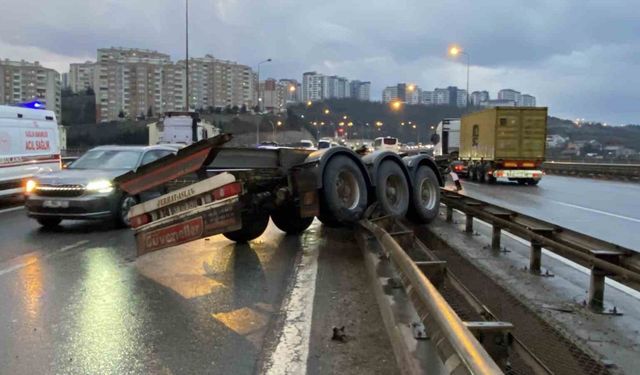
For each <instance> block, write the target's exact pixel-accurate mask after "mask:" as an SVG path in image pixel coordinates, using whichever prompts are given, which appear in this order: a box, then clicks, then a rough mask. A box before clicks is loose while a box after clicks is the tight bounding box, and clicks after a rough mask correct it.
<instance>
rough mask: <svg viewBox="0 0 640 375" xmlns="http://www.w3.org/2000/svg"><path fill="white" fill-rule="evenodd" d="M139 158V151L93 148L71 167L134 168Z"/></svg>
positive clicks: (70, 167)
mask: <svg viewBox="0 0 640 375" xmlns="http://www.w3.org/2000/svg"><path fill="white" fill-rule="evenodd" d="M138 159H140V152H139V151H131V150H126V151H122V150H93V151H89V152H87V153H86V154H84V155H82V157H80V159H78V160H76V161H75V162H74V163H73V164H71V165H70V166H69V169H133V168H135V167H136V165H137V164H138Z"/></svg>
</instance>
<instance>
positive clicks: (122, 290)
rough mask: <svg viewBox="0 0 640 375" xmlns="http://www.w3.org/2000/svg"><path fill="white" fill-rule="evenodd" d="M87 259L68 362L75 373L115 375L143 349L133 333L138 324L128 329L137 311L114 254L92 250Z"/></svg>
mask: <svg viewBox="0 0 640 375" xmlns="http://www.w3.org/2000/svg"><path fill="white" fill-rule="evenodd" d="M84 257H85V262H84V264H83V273H84V276H83V278H82V282H83V285H82V288H80V289H79V296H78V297H77V301H76V302H75V303H74V309H75V311H74V312H73V313H74V314H75V316H76V319H75V322H74V323H75V325H76V327H75V328H74V329H73V330H72V331H71V332H72V337H71V342H70V344H69V347H68V349H67V353H66V355H68V357H69V358H68V359H67V361H69V362H73V365H70V366H72V368H74V369H75V371H74V372H82V373H86V374H107V373H112V374H115V373H119V372H120V371H119V370H121V369H122V366H126V368H127V369H128V370H131V369H132V367H133V366H132V364H133V363H134V362H135V361H132V359H134V358H135V356H136V355H137V354H138V351H139V349H140V346H141V345H140V342H139V340H138V339H139V334H140V332H134V330H135V329H136V328H135V325H133V326H134V328H133V329H129V327H131V326H132V324H131V322H130V321H131V320H133V317H132V316H133V315H134V314H135V313H136V312H137V310H138V306H136V304H135V301H134V299H133V296H132V294H133V291H132V290H131V288H132V286H131V283H130V282H129V280H127V279H126V278H124V279H123V277H122V276H123V275H122V269H121V268H120V266H119V264H118V262H119V260H118V259H117V258H116V256H115V255H114V253H113V252H112V251H108V250H107V249H101V248H97V249H91V250H89V251H86V252H85V254H84ZM73 299H74V300H75V299H76V297H74V298H73ZM72 302H73V301H72ZM78 370H80V371H78Z"/></svg>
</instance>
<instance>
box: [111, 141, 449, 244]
mask: <svg viewBox="0 0 640 375" xmlns="http://www.w3.org/2000/svg"><path fill="white" fill-rule="evenodd" d="M230 139H231V135H230V134H221V135H219V136H217V137H214V138H209V139H204V140H202V141H199V142H197V143H194V144H192V145H190V146H187V147H184V148H182V149H181V150H179V151H178V152H177V154H175V155H169V156H166V157H164V158H162V159H159V160H156V161H155V162H152V163H150V164H147V165H144V166H142V167H140V168H138V169H137V170H136V171H132V172H129V173H127V174H125V175H122V176H120V177H118V178H117V179H116V181H115V183H116V184H118V186H119V188H120V189H121V190H122V191H124V192H126V193H127V194H129V195H131V196H134V197H137V196H139V195H140V193H141V192H143V191H145V190H147V189H157V188H158V187H160V186H161V187H162V188H163V189H165V191H167V193H166V194H164V195H162V196H160V197H158V198H156V199H154V200H151V201H147V202H142V203H140V204H139V205H137V206H134V207H133V208H132V209H131V211H130V213H129V218H130V222H131V225H132V227H133V228H134V233H135V236H136V243H137V247H138V255H142V254H145V253H148V252H151V251H156V250H159V249H162V248H165V247H168V246H174V245H178V244H180V243H185V242H189V241H193V240H195V239H198V238H203V237H206V236H211V235H215V234H223V235H224V236H225V237H227V238H229V239H231V240H233V241H236V242H246V241H250V240H252V239H255V238H257V237H258V236H260V235H261V234H262V233H263V232H264V230H265V229H266V227H267V225H268V223H269V218H271V219H272V221H273V223H274V224H275V225H276V226H277V227H278V228H279V229H281V230H282V231H284V232H286V233H290V234H295V233H300V232H302V231H304V230H306V229H307V228H308V227H309V226H310V225H311V223H312V221H313V220H314V218H315V217H317V218H318V219H319V220H320V221H321V222H322V223H323V224H325V225H327V226H343V225H352V224H354V223H356V222H357V221H358V220H360V219H362V218H363V217H364V215H365V212H366V211H368V208H369V207H371V206H372V205H374V204H375V206H376V207H377V208H378V210H379V211H381V212H382V213H383V214H386V215H393V216H407V217H408V218H410V219H412V220H414V221H417V222H421V223H427V222H429V221H431V220H433V219H434V218H435V217H436V216H437V214H438V211H439V206H440V187H441V186H443V185H444V181H443V178H442V176H441V175H440V173H439V171H438V167H437V165H436V164H435V162H434V160H433V158H432V157H430V156H428V155H424V154H420V155H414V156H407V157H400V156H399V155H398V154H397V153H394V152H392V151H384V150H382V151H375V152H372V153H368V154H365V155H360V154H357V153H356V152H354V151H352V150H351V149H349V148H346V147H342V146H337V147H331V148H325V149H320V150H305V149H293V148H281V149H259V148H234V147H224V143H226V142H228V141H229V140H230Z"/></svg>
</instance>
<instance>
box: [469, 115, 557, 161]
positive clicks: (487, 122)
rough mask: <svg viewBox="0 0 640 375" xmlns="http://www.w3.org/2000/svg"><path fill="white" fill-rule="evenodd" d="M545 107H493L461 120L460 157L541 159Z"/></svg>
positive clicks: (543, 151) (545, 121)
mask: <svg viewBox="0 0 640 375" xmlns="http://www.w3.org/2000/svg"><path fill="white" fill-rule="evenodd" d="M546 138H547V108H546V107H540V108H533V107H496V108H489V109H486V110H483V111H479V112H474V113H470V114H467V115H465V116H463V117H462V120H461V123H460V156H459V158H460V159H461V160H484V161H494V160H544V155H545V149H546Z"/></svg>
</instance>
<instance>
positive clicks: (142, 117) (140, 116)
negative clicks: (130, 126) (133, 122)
mask: <svg viewBox="0 0 640 375" xmlns="http://www.w3.org/2000/svg"><path fill="white" fill-rule="evenodd" d="M138 119H139V120H144V119H145V117H144V112H142V111H140V115H139V116H138Z"/></svg>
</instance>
